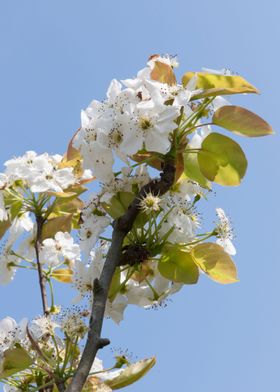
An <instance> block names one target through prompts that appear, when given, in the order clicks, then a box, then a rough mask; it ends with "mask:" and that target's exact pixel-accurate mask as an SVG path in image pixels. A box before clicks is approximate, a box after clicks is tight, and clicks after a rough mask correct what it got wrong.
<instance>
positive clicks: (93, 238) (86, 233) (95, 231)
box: [79, 214, 110, 260]
mask: <svg viewBox="0 0 280 392" xmlns="http://www.w3.org/2000/svg"><path fill="white" fill-rule="evenodd" d="M109 224H110V218H109V217H108V216H103V215H101V216H100V215H94V214H91V215H90V216H86V217H85V220H84V222H83V223H82V225H81V228H80V232H79V233H80V248H81V251H82V252H83V254H84V257H85V259H86V260H87V259H88V257H89V255H90V251H91V250H92V248H93V247H94V245H95V244H96V242H97V240H98V237H99V235H100V234H101V233H102V232H103V231H104V230H105V229H106V227H107V226H108V225H109Z"/></svg>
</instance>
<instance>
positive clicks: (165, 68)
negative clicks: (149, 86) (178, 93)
mask: <svg viewBox="0 0 280 392" xmlns="http://www.w3.org/2000/svg"><path fill="white" fill-rule="evenodd" d="M151 79H152V80H156V81H158V82H161V83H167V84H169V85H170V86H172V85H174V84H176V76H175V74H174V72H173V69H172V67H170V65H168V64H165V63H162V62H161V61H155V65H154V68H153V70H152V72H151Z"/></svg>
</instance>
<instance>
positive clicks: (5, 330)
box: [0, 317, 27, 356]
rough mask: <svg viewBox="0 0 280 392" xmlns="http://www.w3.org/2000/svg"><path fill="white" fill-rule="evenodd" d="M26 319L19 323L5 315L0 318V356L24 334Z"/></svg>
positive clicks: (22, 337)
mask: <svg viewBox="0 0 280 392" xmlns="http://www.w3.org/2000/svg"><path fill="white" fill-rule="evenodd" d="M26 325H27V319H26V318H25V319H22V320H21V321H20V323H19V324H17V322H16V321H15V320H14V319H13V318H11V317H5V318H4V319H2V320H0V356H2V354H3V353H4V352H5V351H6V350H8V349H9V348H11V347H13V345H14V344H15V343H17V342H19V341H21V340H22V339H24V337H25V335H26Z"/></svg>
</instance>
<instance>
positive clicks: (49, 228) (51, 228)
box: [42, 214, 73, 240]
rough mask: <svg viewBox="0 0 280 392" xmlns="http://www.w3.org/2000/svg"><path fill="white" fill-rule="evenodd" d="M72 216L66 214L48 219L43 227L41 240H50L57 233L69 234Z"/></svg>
mask: <svg viewBox="0 0 280 392" xmlns="http://www.w3.org/2000/svg"><path fill="white" fill-rule="evenodd" d="M72 217H73V214H66V215H62V216H58V217H56V218H53V219H49V220H48V221H47V222H46V223H45V224H44V226H43V231H42V240H44V239H46V238H52V237H54V236H55V234H56V233H57V232H58V231H62V232H66V231H68V232H70V231H71V229H72Z"/></svg>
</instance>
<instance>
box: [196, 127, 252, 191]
mask: <svg viewBox="0 0 280 392" xmlns="http://www.w3.org/2000/svg"><path fill="white" fill-rule="evenodd" d="M197 158H198V164H199V168H200V170H201V172H202V174H203V175H204V176H205V177H206V178H207V179H208V180H210V181H214V182H217V183H218V184H220V185H228V186H229V185H239V184H240V181H241V179H242V178H243V177H244V175H245V173H246V169H247V159H246V156H245V154H244V152H243V151H242V149H241V147H240V146H239V144H237V143H236V142H235V141H234V140H232V139H230V138H229V137H227V136H224V135H221V134H219V133H215V132H213V133H210V134H209V135H208V136H207V137H206V138H205V139H204V140H203V142H202V145H201V150H200V151H199V152H198V156H197Z"/></svg>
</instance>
